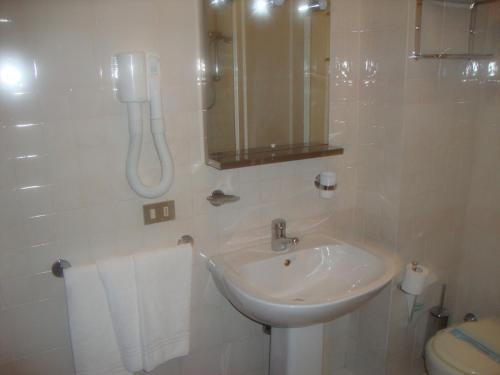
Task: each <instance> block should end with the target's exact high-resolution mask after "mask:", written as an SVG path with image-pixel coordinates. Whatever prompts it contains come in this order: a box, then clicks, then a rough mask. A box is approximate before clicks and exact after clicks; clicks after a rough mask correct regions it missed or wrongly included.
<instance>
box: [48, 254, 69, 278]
mask: <svg viewBox="0 0 500 375" xmlns="http://www.w3.org/2000/svg"><path fill="white" fill-rule="evenodd" d="M70 267H71V263H70V262H68V261H67V260H66V259H61V258H59V259H58V260H56V261H55V262H54V263H53V264H52V274H53V275H54V276H55V277H58V278H62V277H64V270H65V269H66V268H70Z"/></svg>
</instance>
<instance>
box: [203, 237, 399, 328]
mask: <svg viewBox="0 0 500 375" xmlns="http://www.w3.org/2000/svg"><path fill="white" fill-rule="evenodd" d="M208 267H209V270H210V272H211V273H212V275H213V278H214V280H215V283H216V285H217V287H218V289H219V291H220V292H221V293H222V294H223V295H224V296H225V297H226V298H227V299H228V300H229V302H231V303H232V304H233V306H235V307H236V309H238V310H239V311H240V312H241V313H242V314H244V315H246V316H247V317H249V318H250V319H253V320H255V321H258V322H260V323H263V324H267V325H270V326H272V327H281V328H294V327H304V326H310V325H314V324H318V323H323V322H327V321H330V320H333V319H335V318H337V317H340V316H341V315H344V314H346V313H349V312H351V311H353V310H354V309H356V308H357V307H359V306H360V305H361V304H362V303H363V302H365V301H367V300H368V299H370V298H371V297H373V296H374V295H375V294H377V292H379V291H380V290H381V289H382V288H383V287H384V286H385V285H387V284H388V283H389V282H390V281H391V279H392V278H393V277H394V276H395V275H396V274H397V272H398V271H399V268H400V264H399V261H398V259H397V257H396V256H394V255H392V254H390V253H389V252H385V251H381V250H374V249H370V250H367V249H363V248H361V247H357V246H353V245H350V244H347V243H344V242H340V241H338V240H336V239H334V238H332V237H329V236H327V235H324V234H321V233H316V234H311V235H307V236H304V237H302V238H301V242H300V243H299V245H298V246H296V247H294V248H293V249H292V250H288V251H287V252H281V253H278V252H273V251H272V250H271V247H270V244H269V243H263V244H259V245H255V246H252V247H249V248H246V249H242V250H238V251H234V252H230V253H226V254H221V255H217V256H214V257H212V258H210V260H209V263H208Z"/></svg>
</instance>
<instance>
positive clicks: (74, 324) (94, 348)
mask: <svg viewBox="0 0 500 375" xmlns="http://www.w3.org/2000/svg"><path fill="white" fill-rule="evenodd" d="M64 281H65V285H66V298H67V303H68V315H69V327H70V333H71V345H72V347H73V357H74V360H75V370H76V374H77V375H128V374H130V373H129V372H128V371H127V370H125V368H124V367H123V364H122V361H121V359H120V352H119V350H118V345H117V343H116V339H115V336H114V332H113V327H112V325H111V316H110V313H109V308H108V302H107V300H106V294H105V293H104V288H103V286H102V283H101V280H100V278H99V274H98V272H97V268H96V266H85V267H71V268H68V269H66V270H65V271H64Z"/></svg>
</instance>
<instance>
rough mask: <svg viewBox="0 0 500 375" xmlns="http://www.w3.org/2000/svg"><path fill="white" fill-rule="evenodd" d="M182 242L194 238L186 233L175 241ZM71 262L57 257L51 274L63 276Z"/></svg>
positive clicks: (187, 241)
mask: <svg viewBox="0 0 500 375" xmlns="http://www.w3.org/2000/svg"><path fill="white" fill-rule="evenodd" d="M184 244H191V245H193V244H194V239H193V237H192V236H190V235H189V234H186V235H184V236H182V237H181V238H179V240H178V241H177V245H184ZM70 267H71V263H70V262H68V261H67V260H66V259H62V258H59V259H57V260H56V261H55V262H54V263H53V264H52V268H51V269H52V274H53V275H54V276H55V277H57V278H63V277H64V270H65V269H66V268H70Z"/></svg>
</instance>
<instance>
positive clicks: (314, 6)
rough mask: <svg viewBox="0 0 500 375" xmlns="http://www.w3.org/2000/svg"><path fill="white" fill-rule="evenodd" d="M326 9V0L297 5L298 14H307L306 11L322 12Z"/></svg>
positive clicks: (311, 0) (315, 0) (307, 1)
mask: <svg viewBox="0 0 500 375" xmlns="http://www.w3.org/2000/svg"><path fill="white" fill-rule="evenodd" d="M327 8H328V2H327V1H326V0H306V1H304V2H302V3H301V4H300V5H299V8H298V9H299V12H307V11H308V10H314V11H322V10H326V9H327Z"/></svg>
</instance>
